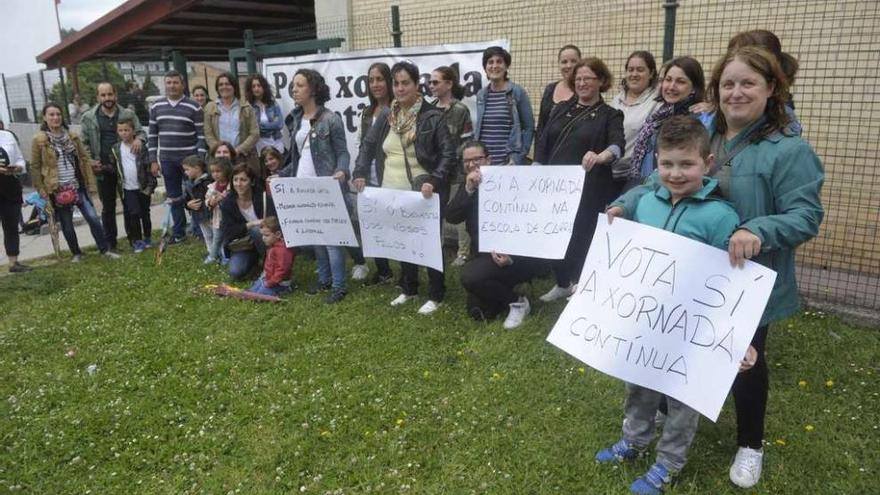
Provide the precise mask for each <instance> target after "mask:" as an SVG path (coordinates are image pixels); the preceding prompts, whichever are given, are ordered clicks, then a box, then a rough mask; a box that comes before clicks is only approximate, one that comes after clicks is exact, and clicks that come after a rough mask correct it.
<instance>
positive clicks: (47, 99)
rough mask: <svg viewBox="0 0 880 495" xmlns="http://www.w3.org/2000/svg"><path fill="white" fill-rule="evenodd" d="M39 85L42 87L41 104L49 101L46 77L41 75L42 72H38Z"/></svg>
mask: <svg viewBox="0 0 880 495" xmlns="http://www.w3.org/2000/svg"><path fill="white" fill-rule="evenodd" d="M40 84H42V86H43V103H46V102H48V101H49V93H47V92H46V76H44V75H43V71H40Z"/></svg>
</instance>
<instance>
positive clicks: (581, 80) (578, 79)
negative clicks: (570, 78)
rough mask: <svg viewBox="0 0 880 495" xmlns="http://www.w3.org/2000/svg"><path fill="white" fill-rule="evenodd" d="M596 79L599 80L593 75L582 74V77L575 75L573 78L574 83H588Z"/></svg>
mask: <svg viewBox="0 0 880 495" xmlns="http://www.w3.org/2000/svg"><path fill="white" fill-rule="evenodd" d="M598 80H599V78H598V77H593V76H583V77H576V78H575V80H574V82H576V83H588V82H594V81H598Z"/></svg>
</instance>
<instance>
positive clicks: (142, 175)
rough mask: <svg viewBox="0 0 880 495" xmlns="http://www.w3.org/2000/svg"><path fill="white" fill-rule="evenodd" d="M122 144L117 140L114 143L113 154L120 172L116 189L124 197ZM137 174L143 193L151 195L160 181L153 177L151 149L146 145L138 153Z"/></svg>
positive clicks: (118, 172)
mask: <svg viewBox="0 0 880 495" xmlns="http://www.w3.org/2000/svg"><path fill="white" fill-rule="evenodd" d="M120 144H121V143H119V142H117V143H116V144H114V145H113V150H112V154H113V162H114V164H115V166H116V173H117V174H118V175H117V177H119V180H117V181H116V190H117V191H118V192H119V197H120V198H121V199H122V198H123V195H124V192H123V190H122V186H123V184H124V183H125V172H124V171H123V167H122V159H121V157H122V153H121V152H120V150H119V147H120ZM137 174H138V185H139V186H140V188H141V193H142V194H146V195H147V196H151V195H152V194H153V190H155V189H156V185H157V183H158V181H157V180H156V178H155V177H153V172H152V170H151V167H150V151H149V150H148V149H147V147H146V146H141V152H140V153H138V155H137ZM123 201H124V199H123Z"/></svg>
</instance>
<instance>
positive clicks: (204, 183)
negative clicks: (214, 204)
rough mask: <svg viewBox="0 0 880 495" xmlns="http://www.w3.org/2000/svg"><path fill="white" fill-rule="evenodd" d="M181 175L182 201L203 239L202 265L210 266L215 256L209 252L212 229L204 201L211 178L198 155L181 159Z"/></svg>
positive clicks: (212, 241) (211, 242)
mask: <svg viewBox="0 0 880 495" xmlns="http://www.w3.org/2000/svg"><path fill="white" fill-rule="evenodd" d="M182 165H183V173H184V175H186V179H184V181H183V191H184V193H183V198H184V199H183V201H184V203H183V204H184V206H186V209H187V210H189V211H190V214H191V215H192V221H193V223H196V224H198V226H199V229H200V230H201V231H202V236H203V238H204V239H205V248H206V249H207V251H208V256H207V257H206V258H205V261H204V263H205V264H206V265H207V264H210V263H214V262H215V261H217V259H216V256H215V255H214V254H213V253H212V252H211V247H212V246H213V244H214V229H212V228H211V218H212V217H211V212H210V211H209V210H208V205H207V203H206V201H205V195H206V194H207V193H208V185H209V184H210V183H211V182H213V180H212V179H211V176H210V175H208V172H207V167H206V166H205V161H204V160H202V158H201V157H199V156H198V155H191V156H188V157H186V158H184V159H183V163H182Z"/></svg>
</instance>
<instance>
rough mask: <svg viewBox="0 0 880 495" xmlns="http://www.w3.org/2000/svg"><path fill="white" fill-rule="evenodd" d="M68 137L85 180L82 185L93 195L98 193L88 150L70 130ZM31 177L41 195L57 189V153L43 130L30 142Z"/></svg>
mask: <svg viewBox="0 0 880 495" xmlns="http://www.w3.org/2000/svg"><path fill="white" fill-rule="evenodd" d="M70 139H71V140H72V141H73V144H74V145H75V146H76V154H77V157H78V158H79V171H80V176H81V177H82V179H83V180H84V181H85V184H82V185H84V186H85V188H86V190H87V191H88V192H89V194H91V195H92V196H94V195H96V194H98V185H97V182H96V181H95V172H94V171H93V170H92V167H91V159H90V158H89V152H88V150H86V147H85V146H84V145H83V143H82V140H81V139H80V138H79V136H78V135H76V134H74V133H72V132H71V133H70ZM31 178H32V179H33V181H34V189H36V190H37V192H38V193H40V195H41V196H48V195H50V194H52V193H54V192H55V191H56V190H57V189H58V155H56V154H55V147H53V146H52V143H50V142H49V136H48V135H47V134H46V133H45V132H44V131H40V132H38V133H37V134H36V135H35V136H34V140H33V142H32V143H31Z"/></svg>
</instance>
